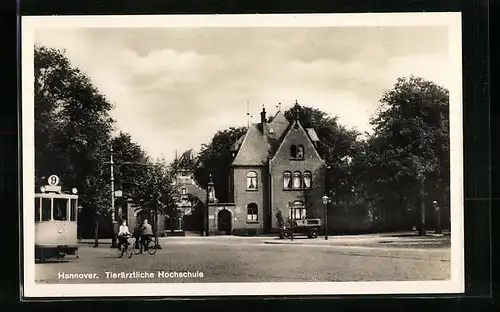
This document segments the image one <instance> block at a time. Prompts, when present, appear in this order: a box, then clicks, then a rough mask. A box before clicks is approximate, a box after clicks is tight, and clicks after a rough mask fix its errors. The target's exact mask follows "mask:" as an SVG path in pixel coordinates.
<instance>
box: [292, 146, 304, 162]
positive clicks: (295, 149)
mask: <svg viewBox="0 0 500 312" xmlns="http://www.w3.org/2000/svg"><path fill="white" fill-rule="evenodd" d="M290 158H292V159H304V146H303V145H298V146H297V145H292V146H291V147H290Z"/></svg>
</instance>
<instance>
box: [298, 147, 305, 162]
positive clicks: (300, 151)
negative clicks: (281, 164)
mask: <svg viewBox="0 0 500 312" xmlns="http://www.w3.org/2000/svg"><path fill="white" fill-rule="evenodd" d="M297 159H304V146H302V145H299V146H298V147H297Z"/></svg>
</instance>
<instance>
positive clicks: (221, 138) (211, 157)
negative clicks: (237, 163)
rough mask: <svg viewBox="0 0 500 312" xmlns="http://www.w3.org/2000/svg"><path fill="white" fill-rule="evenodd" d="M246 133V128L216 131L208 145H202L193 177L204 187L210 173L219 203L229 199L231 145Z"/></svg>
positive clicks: (231, 160) (231, 159)
mask: <svg viewBox="0 0 500 312" xmlns="http://www.w3.org/2000/svg"><path fill="white" fill-rule="evenodd" d="M245 132H246V128H244V127H240V128H233V127H231V128H229V129H226V130H223V131H218V132H217V133H216V134H215V136H214V137H213V139H212V141H211V142H210V144H208V145H207V144H204V145H202V148H201V151H200V154H199V156H198V164H197V168H196V170H195V177H196V179H197V181H199V182H200V184H201V185H203V186H206V185H207V183H208V176H209V174H210V173H211V174H212V177H213V182H214V185H215V192H216V196H217V198H218V199H219V202H228V201H229V200H230V198H229V174H230V168H229V165H230V164H231V163H232V162H233V156H232V155H231V145H233V143H234V142H236V141H237V140H238V139H239V138H240V137H241V136H243V135H244V134H245Z"/></svg>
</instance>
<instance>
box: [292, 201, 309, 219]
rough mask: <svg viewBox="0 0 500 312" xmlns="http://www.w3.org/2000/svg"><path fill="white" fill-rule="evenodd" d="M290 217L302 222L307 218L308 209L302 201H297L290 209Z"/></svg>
mask: <svg viewBox="0 0 500 312" xmlns="http://www.w3.org/2000/svg"><path fill="white" fill-rule="evenodd" d="M290 216H291V217H292V219H293V220H300V219H305V218H306V208H305V206H304V203H302V202H301V201H295V202H293V204H292V207H291V208H290Z"/></svg>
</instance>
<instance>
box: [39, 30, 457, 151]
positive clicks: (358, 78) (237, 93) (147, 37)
mask: <svg viewBox="0 0 500 312" xmlns="http://www.w3.org/2000/svg"><path fill="white" fill-rule="evenodd" d="M447 31H448V29H447V28H446V27H437V26H436V27H351V28H348V27H328V28H286V27H282V28H257V27H255V28H254V27H250V28H236V27H232V28H72V29H71V28H66V29H61V28H58V29H38V30H37V31H36V33H35V35H36V37H35V38H36V41H37V43H40V44H43V45H46V46H52V47H57V48H64V49H66V55H67V56H68V58H69V59H70V61H71V62H72V65H73V66H77V67H79V68H81V69H82V70H83V71H84V72H85V73H86V74H87V75H88V76H89V77H90V78H91V79H92V81H93V82H94V84H95V85H96V86H97V87H98V88H99V89H100V91H101V92H102V93H103V94H104V95H106V97H107V98H108V99H109V100H110V101H111V102H112V103H113V104H114V105H115V108H114V110H113V111H112V116H113V117H114V118H115V119H116V121H117V124H116V126H117V130H122V131H125V132H128V133H130V134H131V135H132V138H133V139H134V140H135V141H136V142H138V143H139V144H141V145H142V146H143V148H144V149H145V150H146V151H147V152H149V154H150V155H152V156H154V157H165V158H166V159H167V160H170V159H172V158H173V156H174V151H175V149H177V150H178V151H179V152H182V151H183V150H186V149H189V148H194V149H196V150H197V149H199V148H200V145H201V144H202V143H209V141H210V139H211V138H212V136H213V135H214V134H215V132H216V131H217V130H222V129H225V128H227V127H230V126H245V125H246V123H247V117H246V112H247V102H248V103H249V105H250V113H251V114H252V115H253V116H254V117H253V121H254V122H256V121H257V120H258V119H259V112H260V110H261V109H262V105H263V104H264V105H265V106H266V110H267V111H268V112H269V113H272V114H273V113H275V112H276V106H277V105H278V103H282V108H283V109H287V108H289V107H291V106H292V105H293V103H294V102H295V100H298V102H299V104H301V105H305V106H313V107H316V108H319V109H321V110H323V111H325V112H327V113H329V114H331V115H333V116H334V115H338V116H339V120H340V122H341V123H342V124H344V125H346V126H348V127H356V128H357V129H358V130H360V131H369V130H370V127H369V124H368V122H369V118H370V117H371V116H372V114H373V113H374V112H375V110H376V108H377V105H378V100H379V99H380V97H381V95H382V92H383V90H385V89H388V88H391V86H392V85H393V84H394V83H395V82H396V79H397V78H398V77H402V76H408V75H411V74H413V75H416V76H420V77H423V78H426V79H429V80H432V81H434V82H436V83H438V84H439V85H442V86H444V87H448V86H449V84H450V79H451V78H452V77H449V76H450V75H449V73H450V67H449V66H450V61H449V53H448V33H447Z"/></svg>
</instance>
